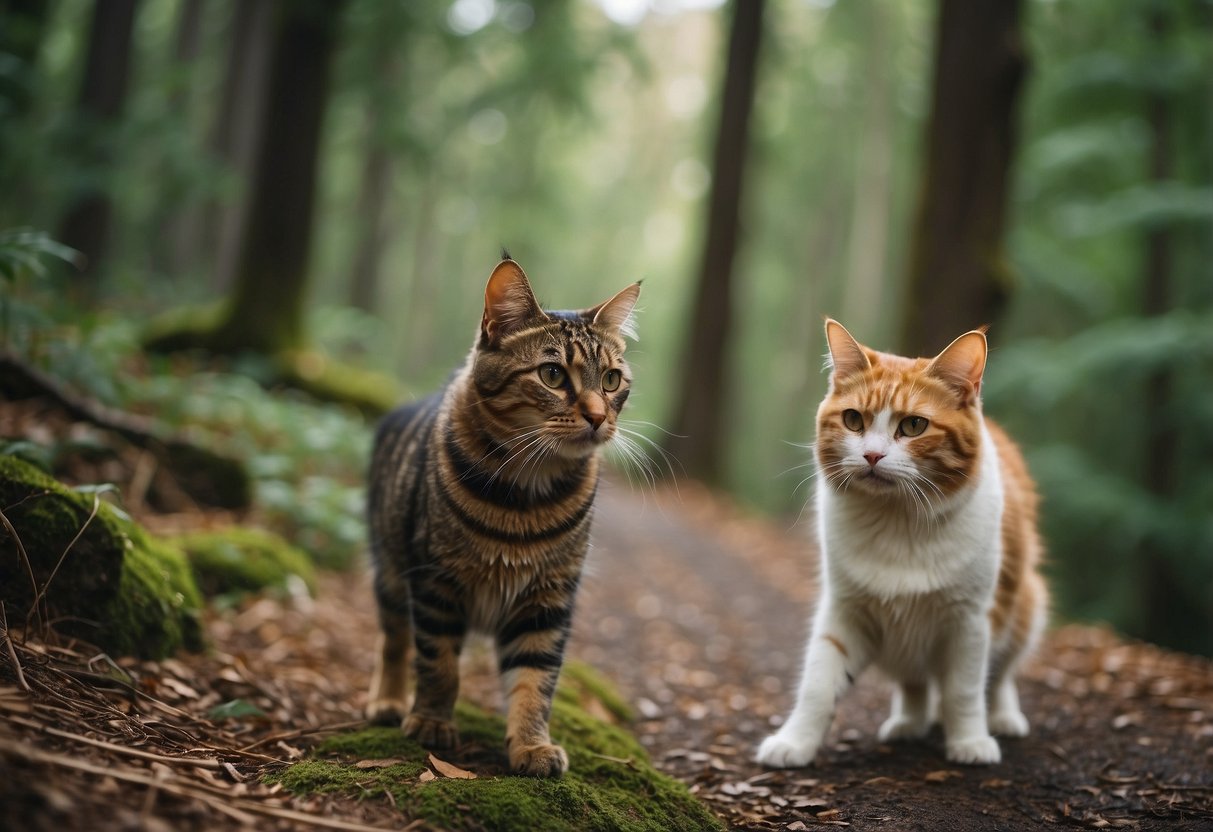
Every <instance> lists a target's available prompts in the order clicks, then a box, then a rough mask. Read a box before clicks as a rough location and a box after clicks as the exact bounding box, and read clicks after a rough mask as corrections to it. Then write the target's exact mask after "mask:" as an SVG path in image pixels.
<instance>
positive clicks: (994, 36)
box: [901, 0, 1026, 355]
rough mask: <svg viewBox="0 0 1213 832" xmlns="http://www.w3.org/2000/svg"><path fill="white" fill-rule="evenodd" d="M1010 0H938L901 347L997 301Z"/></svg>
mask: <svg viewBox="0 0 1213 832" xmlns="http://www.w3.org/2000/svg"><path fill="white" fill-rule="evenodd" d="M1021 5H1022V4H1021V2H1020V0H940V5H939V16H938V19H937V26H936V34H935V68H934V78H933V81H932V85H931V113H930V121H929V124H928V127H927V136H926V153H925V162H926V164H925V172H924V176H923V180H922V184H921V187H920V190H919V199H918V207H917V214H916V217H915V221H914V229H913V232H914V233H913V240H912V242H911V251H910V266H909V268H910V272H909V279H908V286H907V289H906V292H907V296H906V302H905V303H904V307H905V312H906V314H905V320H904V323H903V329H902V338H901V341H902V344H901V346H902V348H903V349H904V350H906V351H907V352H908V353H909V354H911V355H921V354H927V353H928V352H929V351H932V350H937V349H938V348H939V347H940V346H941V345H942V344H945V343H946V342H947V341H948V340H949V339H950V338H952V337H953V336H955V335H956V334H957V333H960V332H963V331H964V330H966V329H970V328H972V327H974V326H976V325H978V324H982V323H990V322H991V321H993V320H994V319H995V318H996V317H997V316H998V314H999V313H1000V312H1001V311H1002V307H1003V305H1004V302H1005V300H1006V294H1007V286H1008V282H1009V276H1008V274H1007V266H1006V264H1005V262H1004V255H1003V234H1004V217H1005V214H1006V208H1007V201H1008V195H1009V192H1010V176H1009V174H1010V168H1011V162H1012V160H1013V157H1014V154H1015V146H1016V139H1017V129H1016V116H1017V110H1018V103H1019V93H1020V88H1021V87H1022V81H1023V77H1024V74H1025V68H1026V60H1025V57H1024V49H1023V43H1022V38H1021V33H1020V10H1021Z"/></svg>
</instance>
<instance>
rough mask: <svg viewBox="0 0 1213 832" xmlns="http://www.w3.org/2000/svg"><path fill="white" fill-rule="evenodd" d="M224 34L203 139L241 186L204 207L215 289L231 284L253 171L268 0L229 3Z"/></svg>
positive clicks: (269, 36) (267, 48)
mask: <svg viewBox="0 0 1213 832" xmlns="http://www.w3.org/2000/svg"><path fill="white" fill-rule="evenodd" d="M228 33H229V42H230V44H231V45H230V47H229V51H228V53H227V65H226V67H225V68H224V73H223V81H222V89H221V92H220V96H219V107H218V109H217V111H216V113H215V121H214V125H213V126H212V128H211V132H210V137H209V139H208V144H209V146H210V152H211V154H212V155H213V156H214V158H215V159H217V160H218V161H219V162H221V163H222V164H224V165H226V166H227V167H228V168H230V169H231V170H232V171H233V172H234V173H235V174H236V178H237V179H239V180H240V182H241V188H240V193H239V195H238V197H237V198H233V199H229V200H225V201H220V200H212V201H211V202H210V204H209V205H207V207H206V209H205V218H204V219H203V229H202V237H203V240H204V244H203V249H204V250H205V251H208V252H210V257H211V261H210V267H211V274H212V283H213V285H214V286H215V288H217V289H226V288H228V287H229V286H230V285H231V283H232V275H233V274H234V273H235V271H236V258H237V255H238V253H239V250H240V241H241V230H242V229H243V227H244V220H245V216H246V215H247V213H248V199H247V190H248V189H247V188H246V187H245V185H246V184H247V182H248V181H249V180H251V179H252V176H253V163H254V161H255V159H256V154H257V143H258V141H259V139H260V136H261V126H262V123H263V121H264V119H263V117H262V108H263V106H264V103H265V90H266V86H267V83H266V80H267V79H266V75H267V72H268V67H269V59H270V54H271V52H272V51H273V41H274V2H273V0H241V2H239V3H236V4H234V6H233V8H232V16H231V21H230V23H229V24H228Z"/></svg>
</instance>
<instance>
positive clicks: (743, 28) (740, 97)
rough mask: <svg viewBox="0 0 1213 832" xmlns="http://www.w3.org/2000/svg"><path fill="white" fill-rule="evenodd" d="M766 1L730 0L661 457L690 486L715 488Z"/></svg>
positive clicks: (720, 471) (724, 422) (723, 423)
mask: <svg viewBox="0 0 1213 832" xmlns="http://www.w3.org/2000/svg"><path fill="white" fill-rule="evenodd" d="M764 5H765V2H764V0H736V2H735V3H734V4H733V18H732V25H731V27H730V34H729V46H728V63H727V65H726V69H725V74H724V89H723V93H722V96H721V108H720V123H719V127H718V128H717V132H716V147H715V153H714V157H713V162H712V188H711V194H710V195H709V199H708V224H707V237H706V241H705V245H704V250H703V259H702V262H701V265H700V268H699V282H698V288H697V290H696V296H695V302H694V306H693V312H692V316H691V318H690V322H689V326H690V330H689V333H688V336H687V342H686V347H685V349H684V352H683V356H682V364H681V367H682V374H681V379H682V384H681V394H680V395H679V398H678V405H677V409H676V413H675V416H674V423H673V434H674V435H673V436H671V437H670V438H669V439H668V440H667V442H666V448H667V450H668V451H669V452H670V453H672V454H673V455H674V456H675V457H676V458H677V459H678V460H679V461H680V462H681V464H682V467H683V469H684V470H685V471H686V473H687V474H688V475H689V476H691V477H692V478H695V479H700V480H703V481H705V482H709V483H719V482H720V480H721V476H722V473H723V472H722V447H723V444H724V432H725V425H726V418H725V417H726V413H727V410H728V405H729V401H728V391H727V386H728V355H729V353H728V346H729V334H730V328H731V327H730V325H731V322H732V304H733V300H732V282H733V259H734V255H735V253H736V250H737V240H738V237H739V235H740V211H741V201H742V196H743V193H742V189H743V182H744V178H745V162H746V156H747V151H748V148H749V127H750V114H751V112H752V110H753V103H754V91H755V88H756V84H757V74H758V54H759V50H760V47H761V43H762V21H763V9H764Z"/></svg>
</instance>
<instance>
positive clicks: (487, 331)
mask: <svg viewBox="0 0 1213 832" xmlns="http://www.w3.org/2000/svg"><path fill="white" fill-rule="evenodd" d="M546 317H547V315H545V314H544V311H543V310H542V309H540V308H539V303H538V302H537V301H536V300H535V294H534V292H532V291H531V284H530V282H528V281H527V279H526V272H524V271H523V270H522V267H521V266H519V265H518V264H517V263H515V262H514V261H513V260H511V259H509V258H508V257H507V258H505V259H504V260H502V261H501V262H500V263H498V264H497V267H496V268H495V269H493V273H492V274H491V275H489V283H488V285H487V286H486V287H485V289H484V317H483V318H481V319H480V343H481V344H482V345H484V346H489V347H495V346H497V345H498V344H499V343H501V339H502V338H504V337H505V336H507V335H509V334H510V333H511V332H515V331H517V330H518V329H520V328H521V327H522V326H523V324H525V323H526V322H527V321H530V320H534V319H535V318H546Z"/></svg>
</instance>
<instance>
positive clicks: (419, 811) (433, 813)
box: [269, 687, 723, 832]
mask: <svg viewBox="0 0 1213 832" xmlns="http://www.w3.org/2000/svg"><path fill="white" fill-rule="evenodd" d="M582 697H583V693H582V692H580V691H577V690H570V689H569V688H567V687H566V688H565V692H563V693H560V694H558V695H557V699H556V702H555V704H554V708H553V714H552V736H553V738H554V739H555V740H556V741H557V742H559V743H560V744H561V745H563V746H564V748H565V750H566V751H567V752H568V754H569V761H570V768H569V771H568V773H567V774H565V776H564V777H561V778H557V779H551V780H546V779H544V780H541V779H533V778H528V777H517V776H513V775H511V774H509V773H508V771H507V768H508V767H507V763H506V759H505V753H504V742H505V739H504V738H505V722H504V720H503V719H502V718H501V717H500V716H497V715H496V714H490V713H486V712H485V711H483V710H481V709H480V708H478V707H476V706H474V705H471V704H469V703H466V702H460V703H459V705H458V707H457V708H456V715H455V716H456V722H457V723H458V725H459V730H460V739H461V742H460V746H459V748H457V749H455V750H453V751H451V752H440V753H439V754H438V755H437V756H439V757H440V758H441V759H444V760H447V761H449V762H452V763H455V764H456V765H459V766H461V767H463V768H465V769H468V770H469V771H472V772H474V773H476V775H477V777H476V779H474V780H465V779H453V778H446V777H437V778H434V779H428V775H424V772H427V771H429V770H430V768H429V766H428V765H427V760H428V756H429V752H427V751H426V750H425V749H424V748H422V747H421V746H420V745H418V744H417V743H416V742H414V741H413V740H410V739H407V738H406V737H404V735H403V734H402V733H401V732H400V730H399V729H397V728H366V729H363V730H360V731H355V732H352V733H347V734H340V735H338V736H335V737H332V738H330V739H328V740H326V741H325V742H323V743H322V744H321V745H320V746H318V747H317V748H316V749H315V752H314V755H313V757H312V758H311V759H308V760H304V761H302V762H299V763H295V764H294V765H292V766H290V767H289V768H287V769H286V770H284V771H282V772H280V773H278V774H275V775H273V776H272V777H271V778H269V779H270V780H271V782H276V783H281V784H282V785H283V786H284V787H285V788H287V789H288V790H289V791H291V792H293V793H295V794H307V793H314V792H332V791H340V792H344V793H348V794H351V795H358V796H363V797H365V798H366V799H368V800H372V799H386V798H385V797H384V795H385V793H387V792H390V793H391V801H392V803H393V804H394V805H395V806H396V807H398V808H399V810H400V811H401V813H402V814H403V815H404V816H405V817H407V818H410V819H412V818H421V819H424V820H425V821H427V822H428V823H430V824H433V825H434V826H437V827H439V828H443V829H450V830H514V829H518V830H522V829H526V830H531V829H543V830H551V832H566V830H567V832H585V831H586V830H603V832H605V831H606V830H625V831H626V832H658V831H659V830H660V832H670V830H696V832H698V831H699V830H713V829H723V826H722V825H721V824H720V822H719V821H718V820H716V818H714V817H713V816H712V815H711V813H710V812H708V810H707V809H706V808H704V806H703V805H702V804H701V803H699V802H698V801H697V800H695V798H694V797H693V796H692V795H691V794H690V792H689V791H687V789H686V787H685V786H684V785H683V784H682V783H679V782H678V781H677V780H674V779H673V778H670V777H668V776H666V775H664V774H662V773H660V772H659V771H657V770H656V769H655V768H653V766H652V764H651V762H650V761H649V758H648V755H647V754H646V753H645V751H644V749H643V748H642V747H641V746H640V744H639V743H638V742H637V741H636V739H635V738H634V737H632V736H631V735H630V734H628V733H627V732H626V731H625V730H624V729H622V728H619V727H617V726H614V725H610V724H608V723H607V722H604V721H602V720H600V719H597V718H596V717H594V716H591V715H590V714H589V713H588V712H587V711H586V710H585V709H584V708H582V707H581V706H579V705H578V704H576V703H577V701H578V700H580V699H581V698H582ZM374 760H390V761H392V762H391V764H389V765H386V766H383V767H367V766H368V762H367V761H374ZM359 762H362V763H363V766H364V767H362V768H359V767H358V763H359ZM423 776H424V777H426V778H427V779H425V780H423V779H422V778H423Z"/></svg>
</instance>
